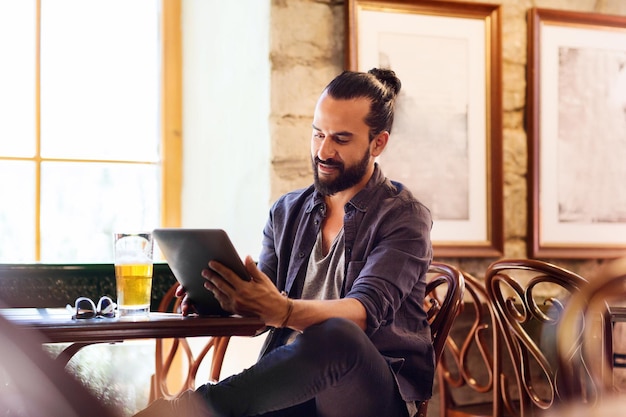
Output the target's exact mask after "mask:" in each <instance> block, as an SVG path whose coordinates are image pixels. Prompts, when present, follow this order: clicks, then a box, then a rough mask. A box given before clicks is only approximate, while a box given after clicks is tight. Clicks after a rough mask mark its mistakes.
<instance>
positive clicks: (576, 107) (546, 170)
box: [527, 8, 626, 259]
mask: <svg viewBox="0 0 626 417" xmlns="http://www.w3.org/2000/svg"><path fill="white" fill-rule="evenodd" d="M528 27H529V31H528V69H529V71H528V106H527V109H528V114H527V123H528V126H527V131H528V194H529V199H528V203H529V207H528V213H529V216H528V217H529V221H528V227H529V230H528V245H527V246H528V255H529V257H533V258H587V259H589V258H596V259H597V258H613V257H619V256H625V255H626V187H625V186H624V185H623V181H624V178H626V17H623V16H611V15H604V14H597V13H582V12H571V11H558V10H551V9H541V8H532V9H530V10H529V13H528Z"/></svg>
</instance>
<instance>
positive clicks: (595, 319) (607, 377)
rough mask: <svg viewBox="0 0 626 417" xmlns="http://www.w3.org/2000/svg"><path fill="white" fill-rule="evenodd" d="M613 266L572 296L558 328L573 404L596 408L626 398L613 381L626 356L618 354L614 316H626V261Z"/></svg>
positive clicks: (562, 368)
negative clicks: (618, 398)
mask: <svg viewBox="0 0 626 417" xmlns="http://www.w3.org/2000/svg"><path fill="white" fill-rule="evenodd" d="M609 266H610V267H609V268H606V269H605V270H604V271H601V273H600V274H599V275H598V276H594V278H593V279H592V280H590V282H589V284H588V285H586V286H585V287H584V288H583V290H582V291H581V292H579V293H577V294H575V295H573V296H572V299H571V300H570V302H569V303H568V305H567V308H566V309H565V312H564V313H563V318H562V320H561V323H560V324H559V327H558V329H557V348H558V351H557V353H558V360H559V370H560V372H561V374H562V375H563V381H564V384H563V388H562V395H563V396H564V397H565V398H567V400H568V401H570V402H580V401H581V400H583V401H585V402H587V403H591V404H594V403H596V402H599V401H604V400H605V399H606V398H608V397H615V396H618V395H620V394H621V395H623V394H624V393H623V392H620V390H619V387H618V386H619V383H618V382H617V381H616V380H614V379H615V378H614V367H615V366H618V367H623V365H622V364H621V361H620V360H619V359H621V357H622V356H623V354H616V353H614V352H613V331H614V329H613V319H612V317H611V314H612V312H615V311H616V310H620V313H619V314H621V315H622V316H623V315H624V314H626V305H625V301H626V258H624V259H621V260H617V261H615V262H613V265H609ZM613 266H617V268H614V267H613ZM621 320H623V319H620V321H621ZM616 322H617V320H616Z"/></svg>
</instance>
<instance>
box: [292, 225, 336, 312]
mask: <svg viewBox="0 0 626 417" xmlns="http://www.w3.org/2000/svg"><path fill="white" fill-rule="evenodd" d="M322 246H323V245H322V232H320V233H319V234H318V235H317V239H316V241H315V245H314V246H313V251H312V252H311V257H310V258H309V265H308V266H307V270H306V279H305V280H304V287H303V289H302V299H303V300H336V299H338V298H339V297H340V296H341V287H342V285H343V278H344V274H343V271H344V259H345V255H344V252H345V241H344V239H343V227H342V228H341V230H340V231H339V233H338V234H337V236H336V237H335V240H333V243H332V244H331V246H330V250H329V251H328V253H327V254H326V255H325V256H324V253H323V250H322Z"/></svg>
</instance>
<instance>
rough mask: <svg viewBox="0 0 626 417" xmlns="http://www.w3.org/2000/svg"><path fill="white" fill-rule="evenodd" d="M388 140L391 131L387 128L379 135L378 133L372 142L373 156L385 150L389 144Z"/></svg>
mask: <svg viewBox="0 0 626 417" xmlns="http://www.w3.org/2000/svg"><path fill="white" fill-rule="evenodd" d="M388 141H389V132H387V131H386V130H383V131H382V132H380V133H379V134H378V135H376V137H375V138H374V140H372V143H370V146H371V147H372V149H371V153H372V156H379V155H380V154H381V153H382V152H383V149H385V146H387V142H388Z"/></svg>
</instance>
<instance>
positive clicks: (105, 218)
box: [0, 0, 181, 263]
mask: <svg viewBox="0 0 626 417" xmlns="http://www.w3.org/2000/svg"><path fill="white" fill-rule="evenodd" d="M180 49H181V48H180V0H173V1H172V0H32V1H25V0H22V1H14V0H0V56H2V57H3V58H2V60H3V64H2V65H0V231H1V232H0V263H24V262H33V261H41V262H45V263H89V262H111V261H112V260H113V256H112V233H113V232H114V231H115V230H151V229H152V228H154V227H157V226H160V225H164V226H177V225H179V222H180V158H181V156H180V155H181V151H180V148H181V144H180V140H181V139H180V131H181V129H180V124H181V115H180V108H181V105H180V102H181V100H180V94H181V93H180V90H181V82H180V73H181V71H180V65H181V64H180V62H181V58H180V53H181V51H180Z"/></svg>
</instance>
